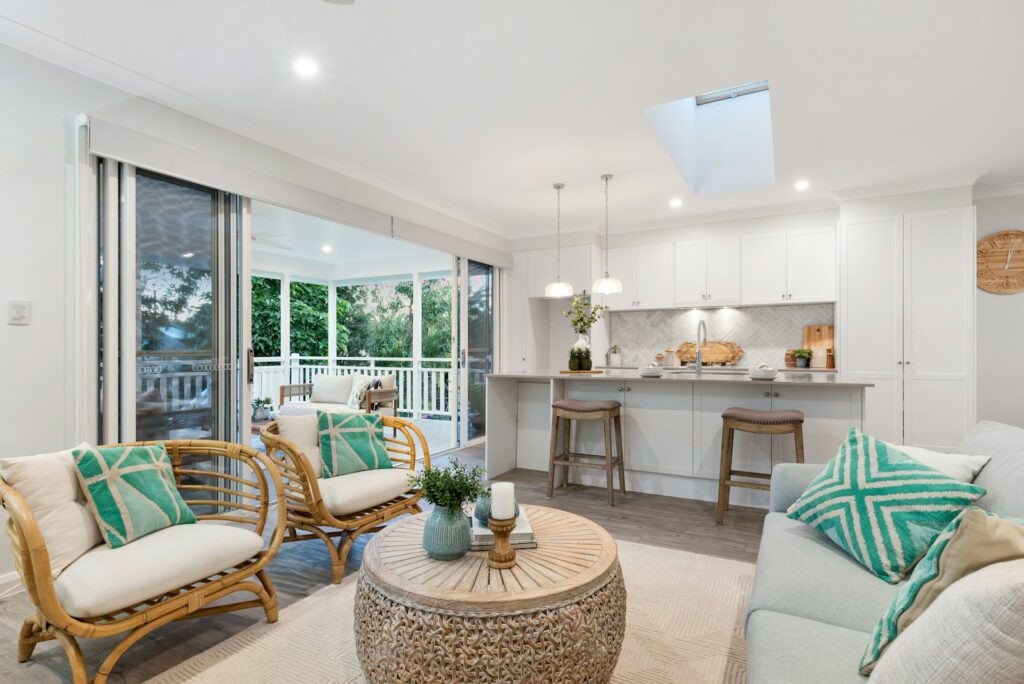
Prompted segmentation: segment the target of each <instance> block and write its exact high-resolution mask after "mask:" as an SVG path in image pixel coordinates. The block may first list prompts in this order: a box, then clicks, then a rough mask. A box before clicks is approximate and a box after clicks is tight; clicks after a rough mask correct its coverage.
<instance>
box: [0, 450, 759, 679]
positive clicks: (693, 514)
mask: <svg viewBox="0 0 1024 684" xmlns="http://www.w3.org/2000/svg"><path fill="white" fill-rule="evenodd" d="M451 457H455V458H458V459H459V460H461V461H462V462H464V463H466V464H468V465H482V464H483V448H482V447H474V448H468V449H463V450H461V451H458V452H452V455H451V456H447V457H446V456H442V457H440V458H437V459H435V464H437V465H444V464H445V463H446V462H447V461H448V460H449V459H450V458H451ZM498 479H500V480H507V481H511V482H515V483H516V493H517V498H518V499H519V500H520V501H521V502H524V503H534V504H539V505H544V506H551V507H553V508H561V509H564V510H567V511H572V512H573V513H577V514H579V515H582V516H585V517H587V518H590V519H591V520H593V521H595V522H597V523H598V524H600V525H601V526H603V527H604V528H605V529H606V530H608V532H610V533H611V535H612V536H613V537H615V538H616V539H622V540H625V541H634V542H640V543H643V544H651V545H655V546H664V547H669V548H673V549H682V550H684V551H691V552H694V553H701V554H707V555H714V556H721V557H724V558H731V559H736V560H742V561H748V562H753V561H754V560H755V559H756V557H757V547H758V543H759V541H760V538H761V525H762V522H763V519H764V515H765V512H764V511H763V510H760V509H752V508H741V507H737V508H733V509H731V510H730V511H729V513H728V515H727V517H726V523H725V524H724V525H722V526H721V527H718V526H716V525H715V522H714V518H715V507H714V504H713V503H708V502H699V501H689V500H685V499H676V498H671V497H666V496H654V495H650V494H626V495H624V496H616V499H615V501H616V506H615V507H614V508H610V507H608V506H607V504H606V502H605V497H606V493H605V490H604V489H601V488H596V487H582V486H570V487H568V488H564V489H557V490H555V496H554V497H552V498H551V499H548V498H547V497H546V496H545V494H546V491H545V490H546V487H547V476H546V473H541V472H537V471H526V470H514V471H512V472H510V473H506V474H505V475H503V476H502V477H500V478H498ZM366 541H368V539H367V538H365V537H364V538H361V539H360V540H359V541H358V542H357V543H356V544H355V545H354V547H353V551H352V553H351V555H349V559H348V568H349V570H348V572H355V571H357V570H358V569H359V565H360V563H361V562H362V553H363V549H364V547H365V545H366ZM268 573H269V574H270V577H271V579H272V580H273V582H274V584H275V586H276V587H277V591H278V595H279V600H280V604H281V607H282V608H283V607H285V606H288V605H290V604H292V603H295V602H296V601H299V600H301V599H303V598H305V597H306V596H309V595H310V594H312V593H314V592H316V591H317V590H319V589H322V588H324V587H326V586H328V584H329V583H330V565H329V563H328V560H327V551H326V549H325V548H324V546H323V544H322V543H320V542H318V541H317V542H312V541H311V542H303V543H297V544H285V545H284V546H282V548H281V551H280V552H279V553H278V555H277V556H276V557H275V559H274V561H273V562H272V563H271V564H270V566H269V567H268ZM31 610H32V605H31V602H30V601H29V600H28V598H27V597H26V596H25V594H24V593H20V594H16V595H14V596H11V597H9V598H7V599H3V600H0V682H66V681H69V670H68V667H67V660H66V659H65V657H64V652H63V650H62V649H61V648H60V646H59V645H58V644H57V643H56V642H52V641H51V642H47V643H43V644H40V645H39V646H37V647H36V652H35V654H34V655H33V656H32V660H31V661H29V662H28V663H24V664H20V663H18V662H17V659H16V657H15V656H16V643H17V635H18V629H19V628H20V626H21V623H22V621H23V620H24V618H25V616H26V615H28V614H29V613H30V611H31ZM261 619H262V611H261V610H259V609H252V610H248V611H244V612H241V613H233V614H227V615H217V616H213V617H209V618H204V619H201V620H190V621H185V622H180V623H176V624H171V625H167V626H165V627H162V628H160V629H158V630H156V631H154V632H153V633H152V634H150V635H149V636H147V637H146V638H144V639H142V640H141V641H140V642H139V643H137V644H136V645H135V646H133V647H132V648H131V649H130V650H129V651H128V653H127V654H126V655H125V657H124V658H122V660H121V662H120V663H119V664H118V666H117V668H116V669H115V671H114V673H113V675H112V676H111V677H110V679H109V681H110V682H143V681H145V680H146V679H147V678H149V677H151V676H153V675H155V674H158V673H160V672H162V671H164V670H166V669H168V668H170V667H172V666H174V665H176V664H177V663H180V662H182V661H184V660H186V659H188V658H189V657H190V656H193V655H195V654H197V653H199V652H201V651H203V650H205V649H207V648H210V647H211V646H213V645H214V644H217V643H219V642H220V641H222V640H224V639H226V638H228V637H230V636H232V635H233V634H237V633H238V632H240V631H241V630H243V629H245V628H246V627H247V626H249V625H252V624H254V623H256V622H257V621H259V620H261ZM80 643H81V645H82V651H83V652H84V654H85V657H86V661H87V663H88V664H89V671H90V672H92V671H93V670H94V669H95V668H96V667H97V666H98V665H99V663H100V661H101V660H102V659H103V657H104V656H105V655H106V653H107V652H108V651H109V650H110V649H111V648H113V646H114V644H115V643H116V639H113V640H112V639H106V640H82V641H81V642H80Z"/></svg>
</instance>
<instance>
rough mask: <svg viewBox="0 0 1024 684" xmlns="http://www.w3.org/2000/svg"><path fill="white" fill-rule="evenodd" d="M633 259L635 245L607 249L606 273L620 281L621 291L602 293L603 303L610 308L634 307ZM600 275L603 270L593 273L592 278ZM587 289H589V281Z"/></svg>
mask: <svg viewBox="0 0 1024 684" xmlns="http://www.w3.org/2000/svg"><path fill="white" fill-rule="evenodd" d="M635 260H636V247H617V248H615V249H609V250H608V274H609V275H611V276H612V277H613V278H618V279H619V280H620V281H622V292H619V293H617V294H610V295H604V303H605V304H606V305H607V306H608V307H609V308H610V309H612V310H618V311H621V310H623V309H634V308H636V269H635V268H634V262H635ZM602 275H604V271H603V270H602V271H601V272H600V273H597V274H595V275H594V278H595V279H597V278H600V277H601V276H602ZM587 289H588V290H589V289H590V284H589V283H588V285H587Z"/></svg>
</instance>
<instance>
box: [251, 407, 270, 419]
mask: <svg viewBox="0 0 1024 684" xmlns="http://www.w3.org/2000/svg"><path fill="white" fill-rule="evenodd" d="M252 419H253V420H270V409H268V408H258V409H254V410H253V412H252Z"/></svg>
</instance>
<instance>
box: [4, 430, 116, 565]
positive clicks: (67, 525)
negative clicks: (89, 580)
mask: <svg viewBox="0 0 1024 684" xmlns="http://www.w3.org/2000/svg"><path fill="white" fill-rule="evenodd" d="M88 447H89V445H88V444H79V445H78V446H77V447H75V448H76V449H87V448H88ZM71 452H72V449H68V450H66V451H58V452H55V453H52V454H37V455H35V456H21V457H17V458H0V470H2V471H3V476H4V479H5V480H7V483H8V484H10V485H11V486H12V487H14V488H15V489H16V490H18V493H19V494H21V497H22V498H23V499H24V500H25V504H26V505H27V506H28V508H29V510H30V511H32V516H33V517H34V518H35V519H36V524H37V525H38V526H39V531H40V532H41V533H42V535H43V539H44V540H45V541H46V550H47V552H48V553H49V555H50V571H51V572H52V573H53V576H54V577H56V576H57V575H58V574H59V573H60V571H61V570H63V569H64V568H66V567H67V566H68V565H69V564H70V563H71V562H72V561H73V560H75V559H76V558H78V557H79V556H81V555H82V554H83V553H85V552H86V551H88V550H89V549H91V548H92V547H94V546H96V545H97V544H100V543H102V542H103V537H102V536H100V528H99V526H98V525H97V524H96V519H95V518H94V517H93V514H92V511H91V510H89V502H88V501H86V498H85V493H84V492H83V491H82V487H81V485H79V484H78V470H77V469H76V468H75V458H74V456H72V455H71Z"/></svg>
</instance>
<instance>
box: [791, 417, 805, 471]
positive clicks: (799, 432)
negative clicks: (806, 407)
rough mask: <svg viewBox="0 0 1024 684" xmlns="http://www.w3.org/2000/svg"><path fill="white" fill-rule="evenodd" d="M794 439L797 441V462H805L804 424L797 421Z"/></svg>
mask: <svg viewBox="0 0 1024 684" xmlns="http://www.w3.org/2000/svg"><path fill="white" fill-rule="evenodd" d="M793 439H794V441H795V442H796V462H797V463H803V462H804V426H803V424H802V423H797V424H796V425H795V426H794V428H793Z"/></svg>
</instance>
